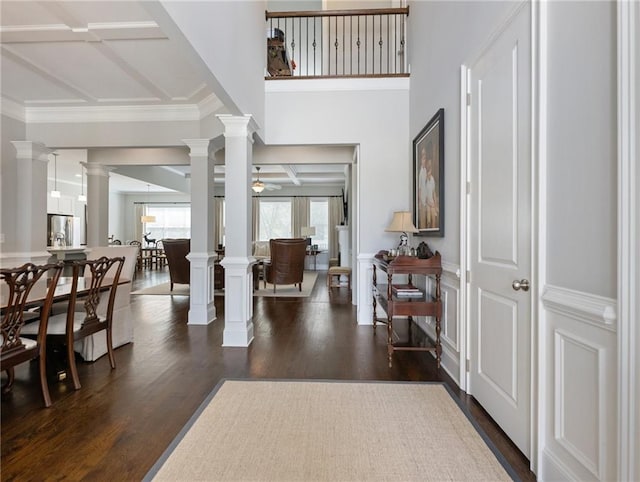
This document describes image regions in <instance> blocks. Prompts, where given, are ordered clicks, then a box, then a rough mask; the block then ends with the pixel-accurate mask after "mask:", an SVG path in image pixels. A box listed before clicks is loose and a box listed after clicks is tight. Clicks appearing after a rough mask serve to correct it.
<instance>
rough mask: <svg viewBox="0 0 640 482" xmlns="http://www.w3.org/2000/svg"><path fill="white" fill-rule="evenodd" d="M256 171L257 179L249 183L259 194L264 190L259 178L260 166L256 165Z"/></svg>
mask: <svg viewBox="0 0 640 482" xmlns="http://www.w3.org/2000/svg"><path fill="white" fill-rule="evenodd" d="M256 171H258V180H257V181H254V182H253V183H252V184H251V189H253V190H254V191H255V192H257V193H258V194H260V193H261V192H262V191H264V182H262V181H261V180H260V166H256Z"/></svg>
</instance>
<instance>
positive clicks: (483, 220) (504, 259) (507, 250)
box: [468, 4, 532, 456]
mask: <svg viewBox="0 0 640 482" xmlns="http://www.w3.org/2000/svg"><path fill="white" fill-rule="evenodd" d="M530 28H531V21H530V5H529V4H526V5H524V6H523V7H521V8H520V11H519V12H518V13H517V15H516V16H515V17H513V18H512V19H511V20H510V22H509V23H508V25H507V26H505V29H504V30H503V31H502V33H500V34H499V35H498V36H497V37H496V38H495V39H494V40H493V41H492V43H491V44H490V45H489V47H488V48H487V49H486V50H485V51H483V53H482V55H481V57H479V58H478V60H477V61H476V62H475V63H474V64H473V65H471V67H470V69H469V77H468V80H469V90H470V93H471V97H470V110H469V115H470V117H469V119H470V122H469V140H470V145H469V149H470V150H469V153H470V158H469V163H470V165H469V171H468V172H469V181H470V190H469V196H470V198H469V238H468V240H469V253H468V255H469V266H470V268H471V269H470V271H471V272H470V280H468V289H469V342H470V346H469V351H470V357H471V359H470V369H469V370H470V373H469V392H470V393H471V394H472V395H473V396H474V397H475V398H476V399H477V400H478V401H479V402H480V404H481V405H482V406H483V407H484V408H485V410H487V412H488V413H489V414H490V415H491V416H492V417H493V418H494V420H495V421H496V422H497V423H498V424H499V425H500V426H501V427H502V429H503V430H504V431H505V432H506V433H507V435H509V437H510V438H511V439H512V440H513V441H514V442H515V444H516V445H517V446H518V447H519V448H520V450H521V451H522V452H523V453H524V454H525V455H527V456H529V454H530V447H529V435H530V400H529V395H530V383H531V373H530V364H531V356H530V346H531V330H530V326H531V293H532V291H531V290H530V289H529V290H525V287H523V286H519V285H518V284H517V283H514V281H516V280H517V281H518V282H520V281H522V280H527V281H529V280H530V279H531V133H530V130H531V85H530V84H531V81H530V79H531V49H530V43H531V42H530ZM527 281H523V282H521V283H520V285H526V283H527ZM516 288H518V289H517V290H516Z"/></svg>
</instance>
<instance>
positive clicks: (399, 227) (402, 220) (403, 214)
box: [385, 211, 418, 254]
mask: <svg viewBox="0 0 640 482" xmlns="http://www.w3.org/2000/svg"><path fill="white" fill-rule="evenodd" d="M385 231H386V232H389V233H402V234H401V235H400V243H399V244H398V250H400V254H408V252H407V251H408V249H409V246H408V243H407V241H408V240H409V237H408V236H407V233H417V232H418V229H417V228H416V227H415V226H414V225H413V221H412V220H411V213H410V212H409V211H396V212H394V213H393V219H392V220H391V224H390V225H389V227H388V228H387V229H385Z"/></svg>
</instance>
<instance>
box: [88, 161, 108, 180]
mask: <svg viewBox="0 0 640 482" xmlns="http://www.w3.org/2000/svg"><path fill="white" fill-rule="evenodd" d="M83 165H84V167H85V169H86V170H87V176H103V177H109V172H111V168H110V167H107V166H103V165H102V164H96V163H93V162H85V163H83Z"/></svg>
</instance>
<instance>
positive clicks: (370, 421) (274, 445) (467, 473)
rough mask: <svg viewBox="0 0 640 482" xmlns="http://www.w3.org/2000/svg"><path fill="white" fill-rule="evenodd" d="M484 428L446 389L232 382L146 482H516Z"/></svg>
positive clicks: (409, 385)
mask: <svg viewBox="0 0 640 482" xmlns="http://www.w3.org/2000/svg"><path fill="white" fill-rule="evenodd" d="M478 430H479V429H476V428H475V427H474V425H473V424H472V423H471V422H470V419H469V418H467V416H466V414H465V412H463V411H462V409H461V407H459V406H458V404H457V402H456V401H455V400H454V398H453V397H452V395H451V394H450V393H449V392H448V390H447V388H446V387H445V386H444V385H442V384H440V383H395V382H388V383H387V382H383V383H377V382H327V381H284V380H278V381H267V380H235V381H230V380H227V381H223V382H221V383H220V384H219V385H218V387H216V389H214V391H213V392H212V393H211V394H210V395H209V397H208V398H207V399H206V400H205V401H204V402H203V404H202V405H201V407H200V408H199V409H198V411H196V413H195V414H194V415H193V417H192V418H191V420H190V421H189V423H188V424H187V426H185V428H184V429H183V430H182V432H181V433H180V434H179V435H178V436H177V437H176V439H175V440H174V442H173V443H172V444H171V445H170V446H169V448H168V449H167V450H166V451H165V453H164V454H163V455H162V457H161V458H160V460H158V462H157V463H156V464H155V465H154V466H153V467H152V469H151V470H150V471H149V473H147V475H146V477H145V480H156V481H164V480H167V481H175V480H269V481H282V480H296V481H309V480H339V481H347V480H348V481H354V480H357V481H361V480H399V481H418V480H419V481H426V480H434V481H435V480H438V481H440V480H460V481H468V480H491V481H496V480H511V479H512V477H511V475H509V474H510V473H511V474H513V470H512V469H511V468H510V466H509V465H508V464H507V463H506V462H505V461H504V459H503V458H502V456H501V455H500V454H499V453H498V454H497V455H496V454H494V452H493V451H492V450H493V449H492V448H490V447H489V446H488V445H487V443H486V442H485V440H484V439H483V436H484V435H481V434H480V433H479V432H478ZM498 458H500V459H501V460H500V461H499V459H498ZM507 470H508V471H509V472H507ZM514 477H515V475H514Z"/></svg>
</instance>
